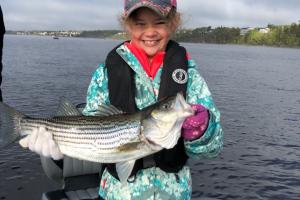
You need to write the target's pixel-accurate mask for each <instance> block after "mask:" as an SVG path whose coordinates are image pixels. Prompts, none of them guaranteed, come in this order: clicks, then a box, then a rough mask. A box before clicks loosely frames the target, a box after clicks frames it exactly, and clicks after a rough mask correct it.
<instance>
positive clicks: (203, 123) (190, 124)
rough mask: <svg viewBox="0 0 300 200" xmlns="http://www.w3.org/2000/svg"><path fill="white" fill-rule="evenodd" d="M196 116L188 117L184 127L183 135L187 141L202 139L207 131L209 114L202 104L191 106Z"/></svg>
mask: <svg viewBox="0 0 300 200" xmlns="http://www.w3.org/2000/svg"><path fill="white" fill-rule="evenodd" d="M191 106H192V108H193V109H194V110H195V115H193V116H191V117H187V118H186V119H185V121H184V122H183V125H182V131H181V135H182V137H183V138H184V139H185V140H195V139H198V138H200V137H201V136H202V135H203V133H204V132H205V131H206V128H207V126H208V121H209V112H208V111H207V110H206V108H205V107H204V106H202V105H200V104H193V105H191Z"/></svg>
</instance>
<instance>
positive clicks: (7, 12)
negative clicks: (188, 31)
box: [0, 0, 300, 30]
mask: <svg viewBox="0 0 300 200" xmlns="http://www.w3.org/2000/svg"><path fill="white" fill-rule="evenodd" d="M177 2H178V10H179V11H180V12H181V13H182V16H183V27H185V28H195V27H202V26H213V27H216V26H227V27H248V26H250V27H264V26H266V25H267V24H275V25H280V24H291V23H293V22H296V23H298V22H299V20H300V0H177ZM0 3H1V7H2V10H3V13H4V20H5V25H6V29H7V30H96V29H97V30H99V29H120V26H119V23H118V20H117V19H118V16H119V15H121V14H122V11H123V0H0Z"/></svg>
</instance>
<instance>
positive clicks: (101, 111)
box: [93, 104, 123, 116]
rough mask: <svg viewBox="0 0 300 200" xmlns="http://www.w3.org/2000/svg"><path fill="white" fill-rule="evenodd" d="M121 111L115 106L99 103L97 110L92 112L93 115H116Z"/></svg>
mask: <svg viewBox="0 0 300 200" xmlns="http://www.w3.org/2000/svg"><path fill="white" fill-rule="evenodd" d="M122 113H123V112H122V111H121V110H119V109H118V108H116V107H115V106H113V105H105V104H102V105H99V106H98V109H97V111H95V112H94V113H93V114H94V115H95V116H110V115H117V114H122Z"/></svg>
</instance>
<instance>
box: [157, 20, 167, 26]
mask: <svg viewBox="0 0 300 200" xmlns="http://www.w3.org/2000/svg"><path fill="white" fill-rule="evenodd" d="M156 24H157V25H161V24H166V22H165V21H158V22H156Z"/></svg>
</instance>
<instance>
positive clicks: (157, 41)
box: [143, 40, 159, 47]
mask: <svg viewBox="0 0 300 200" xmlns="http://www.w3.org/2000/svg"><path fill="white" fill-rule="evenodd" d="M143 43H144V44H145V46H148V47H152V46H155V45H157V44H158V43H159V40H143Z"/></svg>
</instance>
